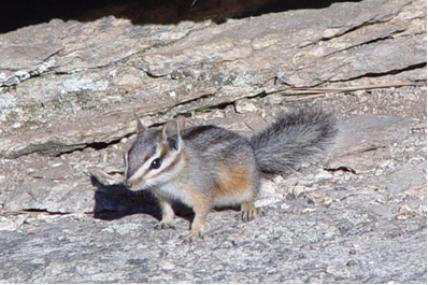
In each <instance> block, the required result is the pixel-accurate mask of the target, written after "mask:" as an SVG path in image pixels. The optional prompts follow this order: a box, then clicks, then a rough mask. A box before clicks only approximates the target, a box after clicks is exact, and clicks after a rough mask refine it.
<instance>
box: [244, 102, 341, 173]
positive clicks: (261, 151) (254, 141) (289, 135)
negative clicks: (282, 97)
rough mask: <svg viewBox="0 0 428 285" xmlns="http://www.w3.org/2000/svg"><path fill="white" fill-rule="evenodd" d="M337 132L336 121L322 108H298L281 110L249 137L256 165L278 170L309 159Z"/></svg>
mask: <svg viewBox="0 0 428 285" xmlns="http://www.w3.org/2000/svg"><path fill="white" fill-rule="evenodd" d="M336 133H337V129H336V127H335V120H334V118H333V117H332V116H331V115H330V114H326V113H324V112H322V111H321V110H314V109H309V110H308V109H306V110H305V109H303V108H299V109H296V110H294V111H292V112H290V113H282V114H281V115H280V116H279V117H278V118H277V120H276V121H275V122H274V123H273V124H271V125H270V126H269V127H267V128H266V129H264V130H262V131H261V132H260V133H258V134H255V135H254V136H253V137H251V138H250V142H251V145H252V146H253V149H254V152H255V156H256V160H257V164H258V167H259V169H260V170H261V171H263V172H268V173H277V172H284V171H286V170H290V169H293V168H294V167H295V166H296V165H297V164H298V163H299V162H301V161H303V160H306V161H307V160H312V159H313V158H314V157H316V156H317V155H319V154H320V153H321V151H322V150H324V149H325V147H326V146H327V145H329V144H331V143H332V140H333V138H334V137H335V135H336Z"/></svg>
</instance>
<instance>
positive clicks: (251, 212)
mask: <svg viewBox="0 0 428 285" xmlns="http://www.w3.org/2000/svg"><path fill="white" fill-rule="evenodd" d="M257 213H258V211H257V208H256V206H255V205H254V202H253V201H249V202H244V203H242V204H241V214H242V220H243V221H244V222H248V221H251V220H254V219H255V218H256V216H257Z"/></svg>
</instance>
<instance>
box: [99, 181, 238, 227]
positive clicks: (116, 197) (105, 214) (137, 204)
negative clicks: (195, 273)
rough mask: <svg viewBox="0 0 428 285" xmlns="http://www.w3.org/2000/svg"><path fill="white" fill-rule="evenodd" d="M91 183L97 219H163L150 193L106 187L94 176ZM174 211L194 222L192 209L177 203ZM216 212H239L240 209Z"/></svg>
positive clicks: (119, 186) (227, 208) (112, 186)
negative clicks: (140, 217)
mask: <svg viewBox="0 0 428 285" xmlns="http://www.w3.org/2000/svg"><path fill="white" fill-rule="evenodd" d="M91 183H92V185H93V186H95V187H96V188H97V190H96V191H95V194H94V200H95V206H94V211H93V212H94V218H95V219H101V220H108V221H111V220H115V219H120V218H122V217H125V216H128V215H133V214H147V215H150V216H152V217H154V218H156V219H158V220H160V219H161V210H160V208H159V204H158V201H157V199H156V197H155V196H154V195H153V194H152V193H151V192H150V191H130V190H128V188H127V187H126V186H125V185H123V184H114V185H105V184H103V183H102V182H101V181H100V180H99V179H98V178H97V177H96V176H94V175H91ZM173 209H174V212H175V214H176V215H177V216H179V217H181V218H184V219H186V220H188V221H189V222H192V220H193V218H194V213H193V211H192V209H191V208H189V207H187V206H185V205H184V204H182V203H179V202H175V203H174V204H173ZM215 210H219V211H222V210H236V211H239V207H226V208H216V209H215Z"/></svg>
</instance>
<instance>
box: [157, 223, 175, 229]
mask: <svg viewBox="0 0 428 285" xmlns="http://www.w3.org/2000/svg"><path fill="white" fill-rule="evenodd" d="M155 229H157V230H167V229H173V230H175V226H174V225H172V224H170V223H163V222H160V223H158V224H157V225H156V226H155Z"/></svg>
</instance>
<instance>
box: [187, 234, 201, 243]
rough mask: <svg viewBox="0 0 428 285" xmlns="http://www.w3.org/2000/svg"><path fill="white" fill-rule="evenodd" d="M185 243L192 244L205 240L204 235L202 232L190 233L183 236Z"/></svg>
mask: <svg viewBox="0 0 428 285" xmlns="http://www.w3.org/2000/svg"><path fill="white" fill-rule="evenodd" d="M182 239H183V242H184V243H191V242H194V241H197V240H203V239H204V236H203V235H202V232H190V233H188V234H186V235H184V236H182Z"/></svg>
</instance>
